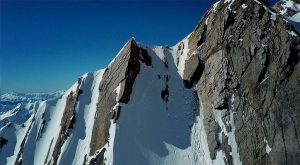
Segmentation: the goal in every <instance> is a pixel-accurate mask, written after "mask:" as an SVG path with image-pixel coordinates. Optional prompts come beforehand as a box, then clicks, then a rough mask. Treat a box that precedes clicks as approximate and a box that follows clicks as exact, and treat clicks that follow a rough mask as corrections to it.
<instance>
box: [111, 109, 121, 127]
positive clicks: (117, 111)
mask: <svg viewBox="0 0 300 165" xmlns="http://www.w3.org/2000/svg"><path fill="white" fill-rule="evenodd" d="M120 112H121V106H117V107H116V108H115V109H113V110H112V117H111V119H112V120H113V123H116V122H117V120H118V119H119V117H120Z"/></svg>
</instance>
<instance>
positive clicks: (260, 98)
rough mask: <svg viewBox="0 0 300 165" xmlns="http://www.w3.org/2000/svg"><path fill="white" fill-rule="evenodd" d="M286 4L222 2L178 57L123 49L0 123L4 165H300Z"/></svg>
mask: <svg viewBox="0 0 300 165" xmlns="http://www.w3.org/2000/svg"><path fill="white" fill-rule="evenodd" d="M282 4H285V3H284V2H282V3H278V4H276V5H275V6H274V7H273V9H275V10H271V9H270V7H269V6H268V5H269V4H268V1H267V0H260V1H258V0H255V1H253V0H221V1H219V2H217V3H216V4H215V5H214V6H213V8H212V9H210V10H209V11H207V13H206V14H205V15H204V16H203V18H202V20H201V21H200V23H199V24H198V25H197V27H196V28H195V30H194V31H193V32H192V33H191V34H190V35H189V36H187V37H186V38H185V39H183V40H182V41H180V42H179V43H178V44H177V45H175V46H172V47H169V46H146V45H143V44H140V43H137V42H136V41H135V40H134V39H130V40H129V41H128V42H127V43H126V44H125V46H124V47H123V48H122V49H121V51H120V52H119V53H118V55H117V56H116V58H115V59H114V60H113V61H112V62H111V64H110V65H109V66H108V67H107V68H106V69H104V70H100V71H97V72H95V73H87V74H85V75H83V76H82V77H81V78H79V79H78V81H77V82H76V83H75V84H74V85H73V86H72V87H71V88H70V89H69V90H68V91H66V92H65V93H64V95H63V96H61V97H60V98H57V99H53V100H49V101H44V102H39V103H37V104H35V105H34V106H33V107H31V109H32V110H31V111H30V112H31V114H29V116H28V118H27V119H28V120H27V121H23V122H21V123H20V122H14V121H13V120H12V122H5V123H4V122H3V123H2V122H0V123H1V124H2V125H1V129H0V164H117V165H118V164H120V165H124V164H131V165H132V164H300V159H299V158H300V137H299V136H300V135H299V134H300V131H299V130H300V129H299V126H300V125H299V124H300V120H299V119H300V102H299V100H300V64H299V58H300V54H299V48H300V47H299V44H300V38H299V33H298V31H297V30H296V29H295V26H293V25H295V22H293V24H291V23H290V22H289V21H290V20H289V19H288V18H287V17H285V15H284V14H283V13H281V12H280V11H281V9H279V10H277V8H279V7H278V6H282ZM14 115H15V116H18V114H14ZM12 116H13V115H12Z"/></svg>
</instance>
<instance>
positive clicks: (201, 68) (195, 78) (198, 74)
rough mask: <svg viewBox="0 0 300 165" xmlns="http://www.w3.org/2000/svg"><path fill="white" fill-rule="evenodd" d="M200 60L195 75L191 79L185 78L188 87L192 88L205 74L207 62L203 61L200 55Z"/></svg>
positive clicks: (185, 84)
mask: <svg viewBox="0 0 300 165" xmlns="http://www.w3.org/2000/svg"><path fill="white" fill-rule="evenodd" d="M198 60H199V64H198V66H197V68H196V70H195V72H194V73H193V76H192V77H191V78H190V80H183V81H184V86H185V87H186V88H192V87H193V86H194V85H195V84H197V83H198V81H199V80H200V78H201V76H202V74H203V71H204V68H205V64H204V62H202V60H200V58H199V56H198Z"/></svg>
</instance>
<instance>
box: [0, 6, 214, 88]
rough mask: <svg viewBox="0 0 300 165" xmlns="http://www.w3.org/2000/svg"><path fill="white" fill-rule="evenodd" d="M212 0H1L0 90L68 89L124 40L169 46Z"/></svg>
mask: <svg viewBox="0 0 300 165" xmlns="http://www.w3.org/2000/svg"><path fill="white" fill-rule="evenodd" d="M214 2H215V0H181V1H180V0H178V1H176V0H165V1H158V0H156V1H138V0H134V1H125V0H119V1H104V0H102V1H95V0H94V1H80V0H76V1H72V0H65V1H62V0H47V1H37V0H36V1H27V0H18V1H14V0H1V1H0V3H1V5H0V7H1V9H0V12H1V15H0V16H1V22H0V23H1V24H0V26H1V34H0V37H1V43H0V46H1V47H0V48H1V53H0V88H1V90H2V91H16V92H41V91H43V92H46V91H55V90H61V89H68V88H69V87H70V86H71V85H72V84H73V83H74V82H75V81H76V79H77V78H78V77H80V76H81V75H83V74H84V73H86V72H92V71H96V70H98V69H101V68H105V67H106V66H107V65H108V64H109V62H110V61H111V60H112V59H113V58H114V56H115V55H116V54H117V52H118V51H119V50H120V49H121V48H122V46H123V45H124V44H125V43H126V41H127V40H128V39H129V38H131V37H135V38H136V39H137V40H138V41H139V42H142V43H145V44H150V45H153V44H154V45H174V44H176V43H177V42H178V41H179V40H180V39H182V38H184V37H185V36H186V35H188V34H189V33H190V32H191V31H192V30H193V29H194V27H195V26H196V25H197V23H198V21H199V20H200V18H201V17H202V15H203V14H204V13H205V11H206V10H207V9H208V8H209V7H210V6H211V5H212V4H213V3H214Z"/></svg>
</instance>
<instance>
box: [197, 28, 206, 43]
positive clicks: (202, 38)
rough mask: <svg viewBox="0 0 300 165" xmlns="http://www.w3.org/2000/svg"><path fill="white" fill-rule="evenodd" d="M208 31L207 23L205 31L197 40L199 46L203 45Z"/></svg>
mask: <svg viewBox="0 0 300 165" xmlns="http://www.w3.org/2000/svg"><path fill="white" fill-rule="evenodd" d="M206 32H207V25H204V26H203V31H202V33H201V36H200V40H199V41H198V42H197V47H199V46H200V45H202V44H203V43H204V42H205V40H206Z"/></svg>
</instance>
